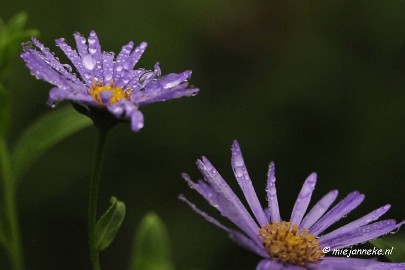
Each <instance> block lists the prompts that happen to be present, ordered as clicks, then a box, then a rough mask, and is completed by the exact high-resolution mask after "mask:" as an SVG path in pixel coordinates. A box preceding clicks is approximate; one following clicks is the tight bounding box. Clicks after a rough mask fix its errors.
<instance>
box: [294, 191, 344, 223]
mask: <svg viewBox="0 0 405 270" xmlns="http://www.w3.org/2000/svg"><path fill="white" fill-rule="evenodd" d="M337 195H338V191H337V190H332V191H330V192H329V193H328V194H326V195H325V196H323V198H322V199H320V200H319V201H318V202H317V203H316V204H315V205H314V206H313V207H312V209H311V210H310V211H309V213H308V214H307V215H306V216H305V218H304V220H303V221H302V222H301V224H300V225H299V228H300V229H302V228H310V227H311V226H312V225H314V223H315V222H317V221H318V219H320V218H321V216H322V215H323V214H325V212H326V211H327V210H328V209H329V207H330V206H331V205H332V203H333V202H334V201H335V200H336V197H337Z"/></svg>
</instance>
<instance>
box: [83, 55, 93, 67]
mask: <svg viewBox="0 0 405 270" xmlns="http://www.w3.org/2000/svg"><path fill="white" fill-rule="evenodd" d="M82 63H83V65H84V67H85V68H87V69H88V70H93V69H94V66H95V65H96V60H95V59H94V58H93V56H91V55H90V54H88V55H85V56H84V57H83V58H82Z"/></svg>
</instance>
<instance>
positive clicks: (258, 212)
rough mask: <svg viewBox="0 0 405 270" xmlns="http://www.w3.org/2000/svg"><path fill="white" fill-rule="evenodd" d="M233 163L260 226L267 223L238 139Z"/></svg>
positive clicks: (233, 151) (235, 143) (233, 149)
mask: <svg viewBox="0 0 405 270" xmlns="http://www.w3.org/2000/svg"><path fill="white" fill-rule="evenodd" d="M231 163H232V168H233V172H234V174H235V177H236V179H237V180H238V184H239V186H240V188H241V189H242V191H243V194H244V195H245V198H246V201H247V202H248V204H249V206H250V209H251V210H252V212H253V214H254V215H255V217H256V220H257V222H258V223H259V224H260V226H264V225H266V224H267V223H268V221H267V218H266V215H265V214H264V211H263V208H262V206H261V205H260V202H259V199H258V198H257V194H256V192H255V190H254V188H253V185H252V180H250V177H249V173H248V171H247V168H246V165H245V162H244V160H243V155H242V152H241V149H240V147H239V144H238V142H237V141H236V140H235V141H234V142H233V145H232V159H231Z"/></svg>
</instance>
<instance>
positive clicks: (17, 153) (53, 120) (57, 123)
mask: <svg viewBox="0 0 405 270" xmlns="http://www.w3.org/2000/svg"><path fill="white" fill-rule="evenodd" d="M91 124H92V122H91V121H90V119H88V118H87V117H84V116H83V115H81V114H78V113H77V112H76V111H75V110H74V109H72V108H71V107H70V106H66V107H64V108H58V109H56V110H53V111H51V112H48V113H46V114H44V115H43V116H42V117H40V118H39V119H37V120H36V121H34V122H33V123H32V125H31V126H29V127H28V128H27V129H26V130H25V131H24V133H23V135H22V136H21V137H20V138H19V139H18V141H17V142H16V143H15V146H14V151H13V154H12V163H13V167H14V171H15V177H16V179H17V180H19V178H21V177H23V176H24V175H25V174H26V173H27V171H28V170H29V169H30V168H31V166H33V164H34V163H35V161H36V160H37V159H38V158H40V157H41V155H43V154H44V153H45V152H46V151H47V150H49V149H50V148H52V146H54V145H55V144H57V143H58V142H60V141H62V140H63V139H65V138H66V137H68V136H70V135H72V134H74V133H75V132H77V131H79V130H81V129H83V128H85V127H88V126H90V125H91Z"/></svg>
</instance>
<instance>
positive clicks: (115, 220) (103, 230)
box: [94, 197, 125, 251]
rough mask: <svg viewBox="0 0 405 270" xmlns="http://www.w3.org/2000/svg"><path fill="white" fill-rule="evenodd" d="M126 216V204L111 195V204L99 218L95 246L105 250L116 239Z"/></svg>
mask: <svg viewBox="0 0 405 270" xmlns="http://www.w3.org/2000/svg"><path fill="white" fill-rule="evenodd" d="M124 217H125V204H124V203H123V202H121V201H119V200H117V198H115V197H111V206H110V208H108V210H107V211H106V212H105V213H104V215H102V216H101V218H100V219H99V220H98V222H97V224H96V228H95V237H94V239H95V246H96V249H97V251H103V250H104V249H106V248H107V247H108V246H109V245H111V243H112V242H113V241H114V239H115V237H116V236H117V233H118V231H119V229H120V227H121V224H122V222H123V221H124Z"/></svg>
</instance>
